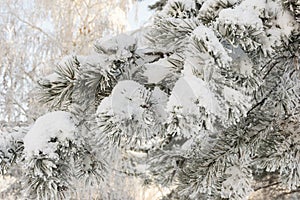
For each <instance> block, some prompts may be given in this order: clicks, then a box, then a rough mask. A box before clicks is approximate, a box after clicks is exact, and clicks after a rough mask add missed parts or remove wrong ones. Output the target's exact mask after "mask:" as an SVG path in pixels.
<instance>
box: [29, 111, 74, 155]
mask: <svg viewBox="0 0 300 200" xmlns="http://www.w3.org/2000/svg"><path fill="white" fill-rule="evenodd" d="M75 132H76V120H75V119H74V117H73V116H72V115H71V113H68V112H65V111H55V112H51V113H47V114H45V115H43V116H42V117H40V118H38V119H37V120H36V122H35V123H34V125H33V126H32V127H31V129H30V130H29V132H28V133H27V134H26V135H25V137H24V152H25V154H26V155H27V156H34V155H39V154H40V153H42V154H46V155H48V156H49V157H51V158H57V156H58V155H57V154H56V153H55V151H56V150H57V146H58V144H59V143H63V142H65V141H67V140H74V139H75Z"/></svg>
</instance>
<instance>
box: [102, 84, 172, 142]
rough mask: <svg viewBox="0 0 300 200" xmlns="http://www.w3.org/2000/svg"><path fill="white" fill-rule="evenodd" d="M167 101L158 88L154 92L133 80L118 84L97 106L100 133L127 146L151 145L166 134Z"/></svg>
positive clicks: (165, 95)
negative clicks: (119, 140)
mask: <svg viewBox="0 0 300 200" xmlns="http://www.w3.org/2000/svg"><path fill="white" fill-rule="evenodd" d="M167 98H168V97H167V94H165V93H164V92H163V91H161V90H160V89H159V88H155V89H154V90H153V91H151V90H148V89H146V88H145V87H144V86H143V85H141V84H139V83H137V82H135V81H132V80H125V81H119V82H118V84H117V85H116V86H115V87H114V89H113V91H112V93H111V95H110V96H109V97H106V98H104V99H103V100H102V102H101V103H100V105H99V106H98V109H97V119H98V121H97V122H98V125H99V128H100V129H99V130H100V131H101V132H103V133H105V134H106V135H107V136H108V137H110V138H114V137H121V138H120V139H121V140H122V141H124V142H126V143H131V142H133V143H134V142H136V141H137V140H139V141H142V142H144V141H145V139H146V140H147V141H149V139H151V138H152V137H154V136H155V135H158V134H162V132H163V131H162V130H163V129H164V123H165V121H166V118H167V115H166V113H165V109H164V108H165V106H166V103H167Z"/></svg>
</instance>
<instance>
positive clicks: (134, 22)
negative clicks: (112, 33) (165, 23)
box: [127, 0, 155, 31]
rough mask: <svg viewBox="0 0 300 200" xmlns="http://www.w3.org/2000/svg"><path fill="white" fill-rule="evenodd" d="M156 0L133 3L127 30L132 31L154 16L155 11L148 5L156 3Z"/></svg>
mask: <svg viewBox="0 0 300 200" xmlns="http://www.w3.org/2000/svg"><path fill="white" fill-rule="evenodd" d="M154 3H155V1H154V0H142V1H138V2H135V3H133V5H131V8H130V9H129V12H128V15H127V17H128V27H127V31H132V30H135V29H138V28H140V27H142V26H143V25H144V24H145V23H146V22H147V20H148V19H149V18H150V17H151V16H152V14H153V11H150V10H149V8H148V6H149V5H152V4H154Z"/></svg>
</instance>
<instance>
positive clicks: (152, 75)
mask: <svg viewBox="0 0 300 200" xmlns="http://www.w3.org/2000/svg"><path fill="white" fill-rule="evenodd" d="M171 67H172V65H171V64H170V62H169V61H168V59H167V58H163V59H159V60H158V61H156V62H154V63H149V64H146V65H145V68H146V69H145V71H144V75H145V76H146V77H147V78H148V82H149V83H158V82H160V81H161V80H162V79H164V78H165V77H166V76H167V75H168V74H170V73H171Z"/></svg>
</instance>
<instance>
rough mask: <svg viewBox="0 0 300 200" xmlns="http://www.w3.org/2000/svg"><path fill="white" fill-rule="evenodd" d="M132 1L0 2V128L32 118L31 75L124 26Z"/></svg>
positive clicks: (37, 109)
mask: <svg viewBox="0 0 300 200" xmlns="http://www.w3.org/2000/svg"><path fill="white" fill-rule="evenodd" d="M133 3H134V0H110V1H98V0H58V1H49V0H0V4H1V7H0V43H1V47H0V83H1V84H0V128H1V127H4V126H7V125H8V126H11V125H15V124H16V123H20V122H32V121H33V120H34V119H36V117H37V116H38V115H40V113H41V112H42V113H43V111H42V108H41V105H39V106H37V101H36V100H35V99H33V96H35V95H33V94H32V88H33V87H35V85H36V79H37V77H42V76H44V75H47V74H48V73H49V71H51V70H52V69H53V67H54V66H55V65H56V64H57V63H55V62H56V61H57V60H60V59H61V57H62V56H65V55H70V54H77V55H79V54H80V55H85V54H86V53H87V52H88V51H90V50H91V48H92V45H93V44H94V41H95V40H97V39H98V38H100V37H102V36H105V35H111V34H116V33H120V32H122V31H124V30H126V27H127V24H128V22H127V13H128V11H129V8H130V6H132V5H133Z"/></svg>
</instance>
